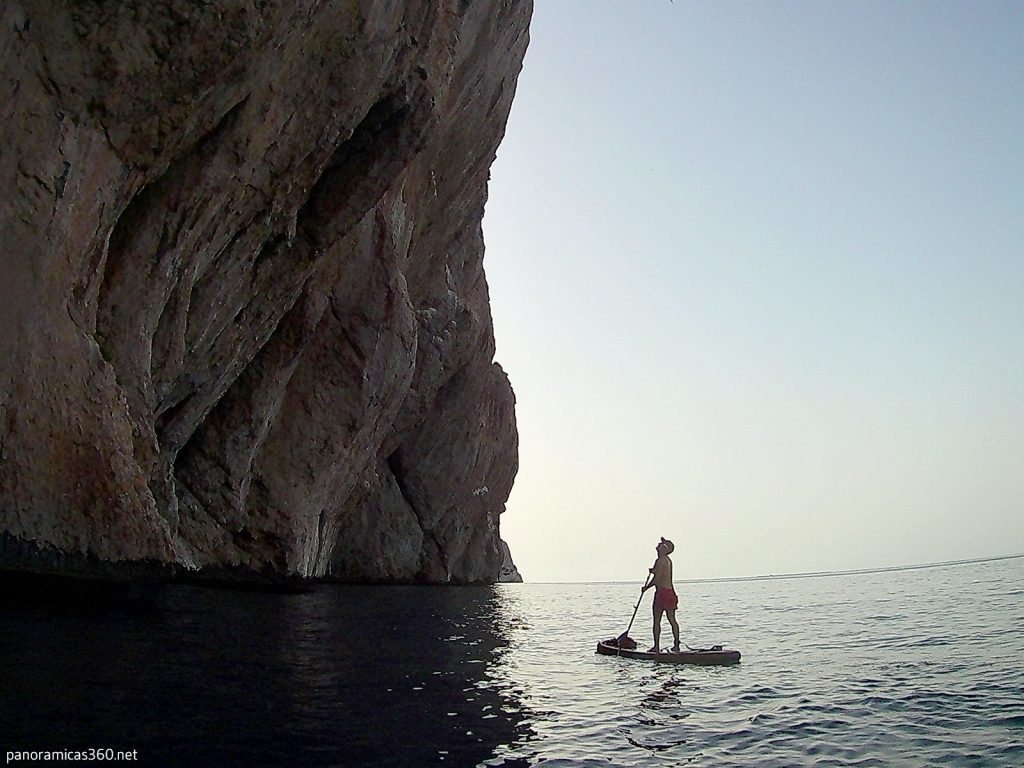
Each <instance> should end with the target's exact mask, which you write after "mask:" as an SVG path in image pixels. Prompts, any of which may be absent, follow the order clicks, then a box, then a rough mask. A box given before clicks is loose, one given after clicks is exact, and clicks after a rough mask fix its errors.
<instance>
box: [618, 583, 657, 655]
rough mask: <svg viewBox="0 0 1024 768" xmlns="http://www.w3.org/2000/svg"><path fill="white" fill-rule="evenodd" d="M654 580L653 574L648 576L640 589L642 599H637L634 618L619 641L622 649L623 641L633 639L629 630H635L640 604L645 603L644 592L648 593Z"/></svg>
mask: <svg viewBox="0 0 1024 768" xmlns="http://www.w3.org/2000/svg"><path fill="white" fill-rule="evenodd" d="M653 580H654V574H653V573H650V574H648V578H647V579H645V580H644V585H643V587H641V589H640V597H638V598H637V601H636V605H635V606H634V607H633V617H632V618H631V619H630V620H629V626H628V627H626V631H625V632H623V633H622V634H621V635H619V637H618V641H619V646H620V647H621V645H622V641H623V640H630V639H631V638H630V637H629V630H631V629H632V628H633V622H634V621H636V612H637V611H639V610H640V603H642V602H643V599H644V592H646V591H647V588H648V587H650V586H651V584H652V582H653Z"/></svg>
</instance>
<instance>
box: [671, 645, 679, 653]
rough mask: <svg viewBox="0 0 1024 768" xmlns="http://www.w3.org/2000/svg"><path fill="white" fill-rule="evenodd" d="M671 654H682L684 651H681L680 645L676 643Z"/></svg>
mask: <svg viewBox="0 0 1024 768" xmlns="http://www.w3.org/2000/svg"><path fill="white" fill-rule="evenodd" d="M670 653H682V651H681V650H679V643H676V644H675V645H673V646H672V650H671V651H670Z"/></svg>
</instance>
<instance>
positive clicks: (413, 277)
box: [0, 0, 531, 582]
mask: <svg viewBox="0 0 1024 768" xmlns="http://www.w3.org/2000/svg"><path fill="white" fill-rule="evenodd" d="M530 13H531V4H530V3H529V2H523V1H522V0H475V1H474V2H466V1H465V0H460V1H459V2H455V1H454V0H453V2H441V3H434V2H427V0H407V1H406V2H399V1H398V0H363V1H362V2H342V0H335V1H328V2H312V1H308V2H293V1H288V2H286V1H285V0H276V2H275V1H273V0H272V1H270V2H263V3H259V4H251V3H248V2H241V1H240V0H216V1H215V2H210V3H193V2H189V1H188V0H160V2H149V1H148V0H129V1H127V2H122V3H112V4H103V3H54V2H50V1H49V0H47V1H44V0H11V1H10V2H7V3H4V4H3V6H2V7H0V72H2V73H3V74H2V76H0V126H2V135H3V136H4V142H2V144H0V184H2V185H3V186H2V188H3V189H4V191H5V200H6V201H7V203H6V205H5V206H3V207H2V208H0V258H2V267H3V274H4V278H5V279H4V282H3V284H2V285H0V328H2V329H3V333H2V334H0V532H2V533H4V534H6V535H7V537H8V540H12V541H24V542H27V543H30V544H31V546H29V547H19V546H5V547H4V548H3V549H2V550H0V559H3V560H4V563H3V564H6V565H7V566H9V567H23V566H26V565H32V564H31V563H26V562H24V560H25V559H26V557H28V556H25V557H21V556H19V557H14V556H12V555H10V553H12V552H22V553H24V552H31V551H36V549H38V548H40V547H42V548H45V549H46V550H47V551H58V552H62V553H67V554H68V555H82V556H84V557H87V558H89V561H90V562H91V561H96V560H99V561H102V562H120V561H143V560H150V561H156V562H162V563H176V564H179V565H181V566H184V567H186V568H203V567H231V566H239V567H244V568H247V569H251V570H252V571H254V572H255V571H266V570H268V569H269V570H271V571H273V572H277V573H281V574H298V575H302V576H322V575H331V576H334V577H337V578H349V579H360V580H366V579H372V580H412V579H420V580H429V581H436V582H449V581H457V582H466V581H493V580H495V579H496V578H497V577H498V575H499V570H500V567H501V562H502V553H501V551H500V539H499V524H498V523H499V515H500V514H501V512H502V511H503V510H504V504H505V500H506V499H507V497H508V493H509V489H510V488H511V484H512V480H513V478H514V476H515V473H516V468H517V450H518V447H517V438H516V429H515V416H514V400H513V396H512V390H511V387H510V385H509V382H508V380H507V378H506V377H505V375H504V373H503V372H502V371H501V369H500V367H499V366H498V365H497V364H496V363H494V362H493V356H494V340H493V333H492V327H491V319H490V310H489V303H488V294H487V284H486V281H485V278H484V272H483V267H482V258H483V238H482V234H481V226H480V223H481V218H482V215H483V206H484V203H485V201H486V196H487V179H488V169H489V167H490V164H491V162H492V161H493V159H494V154H495V151H496V148H497V145H498V143H499V142H500V140H501V137H502V135H503V132H504V126H505V121H506V119H507V116H508V111H509V108H510V105H511V100H512V97H513V94H514V90H515V82H516V77H517V75H518V72H519V69H520V67H521V64H522V58H523V55H524V52H525V48H526V45H527V40H528V25H529V17H530ZM28 559H31V558H28ZM48 562H50V561H48ZM36 565H38V564H36Z"/></svg>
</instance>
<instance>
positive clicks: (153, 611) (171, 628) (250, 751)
mask: <svg viewBox="0 0 1024 768" xmlns="http://www.w3.org/2000/svg"><path fill="white" fill-rule="evenodd" d="M677 586H678V587H679V592H680V594H681V598H682V603H681V606H680V618H681V624H682V626H683V639H684V642H687V643H690V644H691V645H697V644H710V643H724V644H726V645H728V646H731V647H735V648H738V649H739V650H741V651H742V652H743V661H742V663H741V664H739V665H737V666H734V667H726V668H700V667H679V666H671V665H652V664H647V663H644V662H636V661H629V660H625V659H618V658H609V657H603V656H597V655H595V654H594V645H595V644H596V642H597V641H598V640H599V639H602V638H606V637H610V636H613V635H616V634H618V633H619V632H621V631H622V630H623V629H625V624H626V623H627V622H628V620H629V615H630V613H631V612H632V605H633V602H634V601H635V596H636V594H637V585H630V584H593V585H577V584H573V585H566V584H551V585H545V584H525V585H498V586H495V587H479V588H477V587H459V588H456V587H453V588H435V587H343V586H322V587H318V588H316V589H314V590H312V591H311V592H308V593H303V594H262V593H247V592H236V591H225V590H218V589H209V588H203V587H192V586H184V585H170V586H164V587H145V588H143V587H99V588H88V589H78V590H75V591H71V592H69V591H68V590H67V589H64V588H61V589H58V590H53V591H49V592H47V593H45V594H40V593H38V591H37V592H34V593H32V594H29V593H27V592H26V591H25V590H24V589H23V588H22V587H21V586H17V585H16V586H13V587H12V586H11V585H10V584H8V585H7V586H6V588H5V589H4V590H3V592H2V594H0V749H3V750H4V751H5V752H6V751H7V750H26V749H33V750H44V749H85V748H89V747H96V748H113V749H115V750H132V749H137V750H138V754H139V764H151V765H182V766H191V765H214V766H216V765H227V766H233V765H239V766H240V765H265V766H275V765H296V766H348V765H352V766H363V765H366V766H375V765H381V766H383V765H388V766H396V765H397V766H403V765H410V766H416V765H456V766H476V765H495V766H499V765H535V764H543V765H548V766H555V765H565V766H577V765H603V766H606V765H616V766H648V765H649V766H661V765H714V766H718V765H736V766H748V765H778V766H785V765H877V766H891V765H907V766H917V765H951V766H961V765H977V766H983V765H985V766H987V765H992V766H1004V765H1005V766H1022V765H1024V559H1011V560H1002V561H993V562H987V563H975V564H969V565H961V566H956V567H943V568H932V569H926V570H914V571H892V572H885V573H868V574H848V575H843V576H832V577H825V578H803V579H793V580H785V581H769V580H765V581H745V582H707V583H692V584H679V585H677ZM648 611H649V606H648V605H646V604H645V605H644V606H642V608H641V613H640V616H639V617H638V619H637V624H636V625H635V627H634V629H633V631H632V633H631V634H632V635H633V637H634V638H636V639H637V640H638V641H642V642H646V641H649V639H650V627H649V618H648ZM666 631H667V627H666ZM118 764H124V763H118Z"/></svg>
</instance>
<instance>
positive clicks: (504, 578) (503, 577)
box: [498, 539, 523, 584]
mask: <svg viewBox="0 0 1024 768" xmlns="http://www.w3.org/2000/svg"><path fill="white" fill-rule="evenodd" d="M499 546H501V557H502V560H501V570H500V571H499V572H498V581H500V582H507V583H515V584H522V583H523V577H522V575H521V574H520V573H519V569H518V568H516V564H515V563H514V562H512V552H511V551H510V550H509V548H508V544H506V543H505V540H504V539H502V540H501V541H500V542H499Z"/></svg>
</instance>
